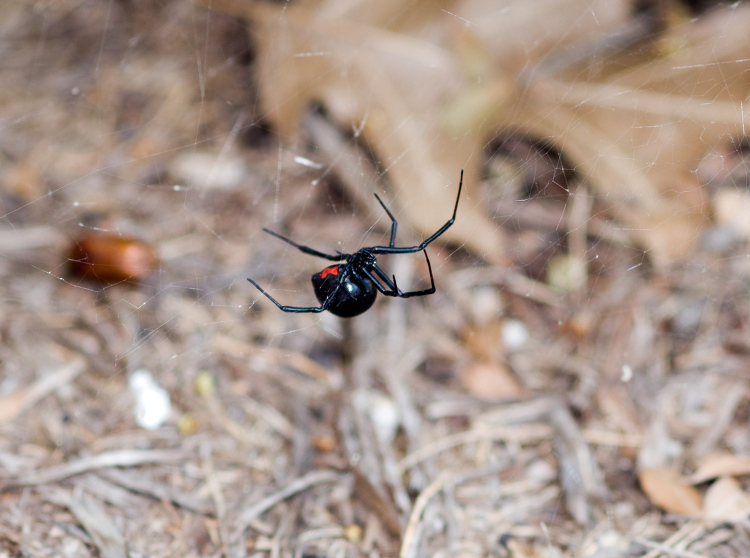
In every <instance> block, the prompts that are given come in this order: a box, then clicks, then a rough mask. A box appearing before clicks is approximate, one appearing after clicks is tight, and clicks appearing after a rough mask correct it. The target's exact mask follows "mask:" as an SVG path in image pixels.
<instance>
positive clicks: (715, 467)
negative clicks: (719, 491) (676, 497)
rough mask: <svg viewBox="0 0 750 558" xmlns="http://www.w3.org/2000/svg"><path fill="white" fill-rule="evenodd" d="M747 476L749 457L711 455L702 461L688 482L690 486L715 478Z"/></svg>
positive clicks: (749, 464)
mask: <svg viewBox="0 0 750 558" xmlns="http://www.w3.org/2000/svg"><path fill="white" fill-rule="evenodd" d="M748 474H750V456H747V455H733V454H729V453H711V454H709V455H707V456H706V457H705V458H704V459H703V460H702V462H701V463H700V465H699V466H698V470H697V471H696V472H695V473H693V474H692V475H691V476H690V477H689V480H690V482H691V483H692V484H698V483H701V482H705V481H707V480H711V479H715V478H717V477H723V476H732V477H736V476H740V475H748Z"/></svg>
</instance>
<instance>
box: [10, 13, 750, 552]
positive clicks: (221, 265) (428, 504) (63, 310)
mask: <svg viewBox="0 0 750 558" xmlns="http://www.w3.org/2000/svg"><path fill="white" fill-rule="evenodd" d="M3 9H4V10H6V14H5V15H6V16H7V17H5V18H4V23H3V27H2V32H1V34H0V36H1V37H2V43H1V44H2V57H0V60H2V62H0V76H2V77H0V82H2V83H3V88H2V90H0V102H2V106H3V110H2V121H3V125H2V126H1V127H0V146H2V150H1V152H2V161H0V162H1V163H2V168H1V169H0V170H1V171H2V173H3V176H4V181H5V186H6V187H5V189H4V190H3V193H2V203H3V204H4V209H3V212H4V221H5V226H4V227H3V228H2V230H1V231H0V246H2V248H3V254H4V255H5V257H4V258H3V259H2V261H1V262H0V271H1V272H2V274H3V281H2V282H1V283H0V291H1V292H2V294H1V296H0V306H1V308H0V335H2V339H3V344H2V347H1V348H0V350H1V351H2V354H1V355H0V358H2V364H3V367H2V376H1V381H0V397H1V398H2V399H0V490H1V491H2V492H0V501H1V502H2V506H0V557H5V556H21V555H23V556H33V557H37V556H39V557H41V556H95V555H99V556H103V557H105V558H115V557H122V556H131V557H139V556H179V557H189V556H221V555H225V556H232V557H239V556H258V557H260V556H273V557H276V556H295V557H300V556H307V557H310V558H311V557H313V556H328V557H337V556H372V557H374V556H396V555H400V556H404V557H412V556H524V557H526V556H528V557H531V556H596V557H598V558H602V557H615V556H629V555H633V556H641V555H644V556H649V557H650V558H655V557H656V556H659V555H662V554H663V555H669V556H684V557H695V556H703V557H708V556H713V557H717V558H720V557H734V556H743V555H744V556H748V555H750V538H749V537H748V530H747V523H746V521H745V522H737V523H734V524H733V523H724V522H719V521H713V522H710V521H701V520H699V519H696V518H694V519H689V518H686V517H681V516H677V515H670V514H668V513H664V512H661V511H659V509H658V508H656V507H655V506H654V505H653V504H651V503H650V501H649V500H648V498H647V497H646V496H645V495H644V494H643V492H642V491H641V490H640V488H639V486H638V480H637V473H636V471H637V470H638V469H637V467H638V466H642V467H643V466H655V465H660V464H663V463H664V461H665V460H667V458H674V456H679V463H680V465H681V466H682V468H683V469H682V470H683V471H684V472H688V471H690V470H693V469H694V468H695V467H697V464H698V463H699V462H700V460H701V458H702V457H704V456H706V455H709V454H711V453H712V452H714V451H716V450H717V449H722V450H728V451H730V452H733V453H738V454H742V453H747V452H748V451H750V432H748V429H747V426H746V422H747V410H748V404H747V401H746V397H745V396H746V392H747V373H746V368H747V357H746V355H747V354H748V353H750V341H749V340H748V338H747V333H746V327H745V324H746V321H747V316H748V312H749V311H750V308H749V307H748V304H749V300H748V292H747V281H748V274H749V273H750V268H749V267H748V259H747V257H746V254H747V247H746V246H745V245H740V246H737V245H735V246H734V247H730V248H726V249H725V248H722V249H721V250H717V249H713V251H712V250H711V249H705V250H703V251H701V252H699V253H697V254H696V255H695V256H694V258H693V259H692V260H691V261H690V262H688V263H686V264H685V265H683V266H680V267H679V268H677V269H676V270H675V271H673V272H672V273H671V274H667V275H656V274H652V273H651V272H650V271H649V269H648V265H646V264H645V263H643V262H645V261H646V260H645V258H644V257H643V255H642V254H640V253H639V252H637V251H636V250H634V249H633V248H630V247H628V245H627V244H628V243H627V239H626V240H625V241H622V238H621V235H620V237H618V235H617V231H616V230H615V232H613V233H612V234H610V236H609V237H608V236H607V231H608V230H610V229H607V227H608V226H609V225H608V224H607V222H606V220H604V219H601V220H599V221H597V220H596V219H589V220H587V224H588V226H589V227H590V228H591V227H599V229H600V230H602V231H604V232H602V234H601V235H600V238H605V240H607V242H604V243H602V244H601V245H598V246H597V247H596V250H597V251H598V253H600V254H601V256H602V261H605V262H606V263H604V264H602V265H601V266H600V267H599V268H595V269H594V270H593V271H592V276H591V285H590V290H591V292H590V294H589V295H588V296H587V298H586V299H585V300H580V299H576V297H574V296H573V297H566V296H564V295H561V294H559V293H558V292H556V291H554V290H552V289H551V288H549V287H548V286H547V285H545V284H544V283H542V282H540V281H538V280H535V279H534V278H532V277H536V278H537V279H539V277H538V275H535V274H534V273H533V270H534V265H535V262H534V261H531V262H528V263H529V265H528V266H527V268H526V269H524V270H521V269H504V268H503V269H501V268H493V267H486V266H482V265H480V262H479V260H478V259H477V258H476V257H474V256H473V255H471V254H469V253H468V252H465V251H461V250H452V249H448V248H445V247H441V248H438V247H437V246H436V247H435V248H434V249H433V250H432V251H431V254H434V255H433V256H431V257H432V258H433V260H434V262H433V266H434V269H435V273H436V281H437V283H438V289H439V290H438V293H437V294H435V295H434V296H432V297H427V298H425V299H423V300H418V301H415V300H409V301H403V300H387V301H386V300H380V301H379V302H378V303H377V305H376V306H375V308H373V309H372V310H371V311H370V312H368V314H366V315H365V316H364V317H362V318H359V319H356V320H352V321H349V322H346V323H341V322H339V321H337V319H335V318H333V317H332V316H329V315H323V316H309V315H287V314H282V313H281V312H279V311H278V310H277V309H276V308H275V307H274V306H273V305H272V304H271V303H270V302H269V301H267V300H265V299H264V298H262V297H259V296H258V293H257V292H255V291H254V290H253V289H252V287H251V286H250V285H248V284H247V282H245V280H244V278H245V277H247V276H249V275H252V276H253V278H255V279H256V280H258V281H259V282H261V283H262V284H264V285H272V287H273V292H274V293H275V294H277V295H278V296H279V297H280V298H282V297H283V298H284V300H289V301H290V302H291V301H294V303H300V304H306V303H309V302H308V301H309V300H310V299H311V297H312V292H311V289H310V285H309V274H310V273H312V272H314V271H316V269H317V268H316V266H317V265H318V262H314V261H310V259H309V258H307V257H303V256H300V255H299V254H298V253H296V252H293V251H291V250H288V249H287V247H285V246H283V245H282V246H280V245H279V244H278V243H272V242H271V241H270V240H269V238H268V237H265V236H263V235H262V233H260V229H261V227H263V226H266V225H269V223H272V222H273V223H274V225H273V226H274V228H276V229H278V230H285V231H287V232H288V233H289V234H290V235H293V236H294V237H295V238H299V239H310V242H311V243H314V244H315V245H316V246H330V247H332V248H333V249H337V248H338V249H341V250H354V249H356V248H358V247H360V246H363V245H369V244H374V243H377V242H380V241H382V239H383V238H384V236H383V235H384V234H385V230H384V229H383V228H382V227H383V222H382V221H381V222H380V223H379V225H378V227H379V228H377V229H376V230H375V229H372V228H368V227H369V223H373V222H375V221H376V220H377V218H378V216H377V215H370V214H365V213H364V212H362V211H361V209H359V208H358V206H357V205H356V204H354V203H353V202H352V201H351V200H348V199H346V196H345V195H344V196H342V189H341V187H340V185H337V184H336V182H335V181H328V182H326V181H324V180H323V181H316V180H317V179H319V178H320V174H321V173H320V171H318V170H316V169H315V168H314V167H315V165H317V164H324V163H326V157H325V154H323V155H320V154H319V153H316V152H308V151H304V150H303V149H302V148H301V147H300V148H299V149H297V150H296V151H287V150H286V148H279V146H278V143H277V141H276V140H275V139H274V138H273V136H271V135H269V134H268V133H267V131H265V130H264V129H263V127H262V122H261V120H260V118H259V115H258V114H256V113H254V112H253V111H254V110H255V109H254V107H255V104H254V100H253V87H252V76H253V66H252V56H251V53H249V52H247V48H248V44H249V43H248V40H247V36H246V34H245V30H244V25H243V24H242V23H241V22H239V21H236V20H233V19H231V18H226V17H222V16H220V15H218V14H216V13H212V14H211V15H210V17H209V15H208V14H207V13H206V12H205V11H204V10H203V9H199V8H196V7H194V6H193V5H192V4H191V3H188V2H183V1H179V0H174V1H172V2H163V3H160V5H159V6H158V7H156V6H154V5H152V3H141V2H139V1H138V0H134V1H132V2H130V3H112V2H104V1H99V0H88V1H86V2H75V1H72V0H71V1H68V2H51V3H49V5H47V4H44V3H34V4H33V5H32V4H29V5H28V6H23V5H22V6H20V7H18V6H16V7H7V6H6V7H4V8H3ZM196 59H197V63H198V65H197V67H198V70H197V71H196ZM194 152H198V155H200V154H201V153H207V154H208V161H210V163H211V165H212V166H211V170H210V171H209V173H208V174H209V176H208V178H207V179H206V180H205V181H204V182H203V183H202V184H189V183H187V184H185V183H182V184H181V181H183V180H184V176H186V175H185V174H182V175H181V174H180V170H179V169H180V168H183V167H180V165H190V164H194V163H195V160H196V159H191V157H193V155H194ZM294 155H304V156H305V157H307V158H309V160H310V164H312V165H313V167H310V166H309V165H308V166H305V165H300V164H299V161H300V160H299V159H297V160H295V158H294ZM176 161H177V162H176ZM238 161H239V162H240V163H241V164H240V166H239V167H238V168H240V169H241V178H240V179H234V181H233V180H232V179H231V176H232V172H234V171H233V170H232V169H234V168H235V167H234V166H232V165H235V164H236V163H237V162H238ZM178 162H179V164H178ZM303 162H304V161H303ZM305 164H306V165H307V163H305ZM349 164H350V165H351V166H354V167H356V165H359V164H360V162H359V161H349ZM323 168H325V166H324V167H323ZM349 170H351V169H349ZM339 172H340V173H341V174H340V176H347V174H346V172H344V171H339ZM187 174H188V175H189V173H187ZM227 176H229V178H227ZM349 176H351V174H349ZM19 177H20V178H19ZM343 180H346V179H345V178H344V179H343ZM311 181H312V183H313V186H310V184H311ZM175 184H178V185H179V187H175ZM279 192H281V193H282V194H283V195H282V196H281V197H279ZM347 203H348V205H347ZM590 207H591V206H589V208H590ZM532 209H533V208H532ZM537 209H539V211H542V214H543V215H547V217H549V213H544V211H546V209H545V208H544V207H540V208H537ZM547 209H549V208H547ZM534 215H537V214H534ZM537 216H538V215H537ZM514 218H518V219H522V218H523V215H518V214H514ZM527 218H528V215H527ZM567 218H568V217H566V219H567ZM570 218H571V219H573V218H574V217H570ZM555 219H556V218H555V215H554V211H553V215H552V221H553V222H556V223H563V225H564V221H560V220H559V219H558V220H557V221H555ZM584 219H585V217H584ZM542 221H543V220H540V219H538V218H535V217H532V218H531V219H530V220H527V222H526V225H528V224H529V222H536V223H542ZM545 222H549V219H548V220H547V221H545ZM514 226H515V225H514ZM81 228H83V229H86V230H89V229H91V228H94V229H106V230H114V231H119V232H122V233H129V234H134V235H136V236H138V237H140V238H144V239H147V240H148V241H150V242H151V243H153V244H154V245H155V246H156V247H157V248H158V251H159V253H160V254H161V256H162V263H161V266H160V268H159V270H158V272H157V273H156V274H155V275H154V276H153V277H151V278H150V279H149V280H148V281H146V282H145V283H144V284H140V285H135V284H128V283H124V284H117V285H112V286H103V285H97V284H92V283H86V282H84V281H82V280H79V279H76V278H73V277H70V276H68V275H67V274H66V268H65V263H66V260H65V248H66V246H67V245H68V244H69V242H70V240H71V238H73V237H74V236H75V235H77V234H78V233H79V230H80V229H81ZM570 228H571V229H575V226H574V225H573V224H572V225H570ZM402 229H403V230H400V235H403V236H400V237H399V238H400V239H401V241H403V242H407V238H409V235H410V233H409V231H408V227H406V226H403V227H402ZM553 232H554V228H553ZM545 234H547V233H545ZM594 234H598V233H596V232H595V233H594ZM540 235H541V233H540ZM545 238H546V237H545ZM618 238H619V241H618ZM340 239H343V240H344V244H345V245H344V246H340V245H339V244H337V241H338V240H340ZM412 239H413V237H412ZM583 240H584V242H585V238H584V239H583ZM618 242H619V244H618ZM709 248H710V246H709ZM519 250H520V252H523V250H522V249H520V248H519ZM519 258H521V259H522V258H523V255H522V254H521V256H519ZM389 265H390V266H392V267H391V269H393V271H394V272H395V273H396V274H397V276H398V277H400V278H401V277H403V279H400V280H399V285H403V286H406V284H407V283H408V277H409V276H410V275H411V274H413V275H415V277H416V276H422V274H423V273H424V272H425V270H424V269H422V268H421V267H418V266H421V265H422V263H421V261H420V260H418V259H415V260H413V261H412V260H409V259H408V258H401V259H399V258H395V259H393V261H391V262H389ZM412 266H416V267H417V270H413V269H412ZM634 266H635V267H634ZM638 266H640V267H638ZM632 269H635V272H632ZM629 271H630V272H629ZM413 281H414V282H415V283H416V282H417V281H418V279H416V278H415V279H414V280H413ZM488 293H490V295H492V296H495V297H497V298H499V300H500V303H501V308H502V314H503V316H504V317H514V318H515V319H518V320H521V321H522V322H524V323H525V324H526V325H527V327H528V328H529V329H530V330H531V340H530V341H529V342H527V344H526V345H524V346H523V347H522V348H520V349H517V350H514V351H509V352H508V353H507V355H506V356H504V357H503V361H504V362H506V363H507V365H509V366H510V369H511V370H512V371H513V373H514V375H515V378H517V380H518V382H519V383H520V384H521V385H522V386H523V387H524V389H525V390H527V392H528V394H529V397H528V398H527V399H526V400H523V401H516V402H509V403H504V404H503V403H500V402H498V401H492V400H486V399H481V398H478V397H476V396H475V395H472V394H470V393H468V392H467V390H466V389H465V388H464V387H463V386H462V385H461V382H460V377H461V374H460V372H461V371H462V370H464V369H466V368H468V367H469V366H470V365H471V363H472V362H474V361H475V360H477V359H478V358H479V356H477V354H476V353H475V352H473V349H471V347H470V343H469V342H468V341H467V337H466V335H467V331H469V332H474V334H477V332H481V331H482V330H483V328H485V326H486V322H483V321H482V318H481V316H482V315H483V314H482V313H483V311H484V310H485V307H486V305H487V300H488V299H487V296H488ZM493 293H494V294H493ZM490 298H492V297H490ZM487 327H489V326H487ZM462 335H463V337H462ZM139 368H146V369H147V370H149V371H151V373H152V374H153V375H154V377H155V378H156V380H157V382H158V383H159V384H160V385H162V386H163V387H164V388H166V389H167V390H168V391H169V393H170V395H171V398H172V403H173V407H174V409H173V415H172V417H171V418H170V419H169V420H168V422H167V423H166V425H164V426H163V427H161V428H159V429H157V430H155V431H153V432H149V431H146V430H143V429H139V428H138V427H137V426H136V425H135V422H134V420H133V414H132V406H133V401H132V396H131V395H130V392H129V391H128V387H127V379H128V376H129V374H130V373H131V372H133V371H135V370H137V369H139ZM628 369H629V370H631V371H632V372H633V375H632V379H629V376H627V374H626V372H627V370H628ZM205 373H208V377H210V378H211V379H212V380H213V382H214V384H215V388H213V389H203V390H198V389H196V380H198V378H205V377H206V376H205ZM202 374H203V375H202ZM626 376H627V377H626ZM628 379H629V381H624V380H628ZM396 415H397V416H398V421H399V429H398V431H397V432H396V434H395V436H393V437H391V434H392V431H391V430H390V429H389V424H390V423H389V421H391V420H393V417H394V416H396ZM191 425H192V426H191ZM637 459H638V460H640V461H641V463H639V464H637V463H636V460H637Z"/></svg>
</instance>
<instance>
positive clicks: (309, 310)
mask: <svg viewBox="0 0 750 558" xmlns="http://www.w3.org/2000/svg"><path fill="white" fill-rule="evenodd" d="M247 280H248V281H250V282H251V283H252V284H253V285H255V288H256V289H258V290H259V291H260V292H262V293H263V294H264V295H266V297H267V298H268V299H269V300H270V301H271V302H273V303H274V304H275V305H276V306H278V307H279V309H280V310H283V311H284V312H291V313H293V314H313V313H315V314H318V313H320V312H325V311H326V310H328V307H329V306H330V305H331V302H332V301H333V295H334V294H336V291H334V292H333V293H332V294H331V296H329V297H328V298H327V299H326V301H325V302H324V303H323V304H322V305H321V306H320V307H315V306H284V305H283V304H281V303H280V302H279V301H277V300H276V299H275V298H273V297H272V296H271V295H270V294H268V293H267V292H266V291H264V290H263V289H262V288H261V287H260V285H258V283H256V282H255V281H253V280H252V279H250V278H249V277H248V278H247Z"/></svg>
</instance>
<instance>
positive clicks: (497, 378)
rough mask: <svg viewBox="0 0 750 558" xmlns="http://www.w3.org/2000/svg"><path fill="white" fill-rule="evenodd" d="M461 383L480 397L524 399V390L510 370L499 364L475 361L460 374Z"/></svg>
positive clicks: (525, 393)
mask: <svg viewBox="0 0 750 558" xmlns="http://www.w3.org/2000/svg"><path fill="white" fill-rule="evenodd" d="M461 383H462V384H463V385H464V387H465V388H466V389H467V390H469V392H471V393H472V394H473V395H476V396H477V397H481V398H482V399H501V400H510V399H525V398H526V397H528V393H527V392H526V390H525V389H524V388H523V387H522V386H521V385H519V383H518V381H517V380H516V379H515V378H514V377H513V375H512V374H511V373H510V371H509V370H508V369H507V368H506V367H505V366H504V365H501V364H490V363H483V362H475V363H472V364H471V365H469V366H468V367H467V368H466V369H465V370H464V371H463V374H461Z"/></svg>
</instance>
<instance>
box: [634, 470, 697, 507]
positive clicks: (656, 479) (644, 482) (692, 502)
mask: <svg viewBox="0 0 750 558" xmlns="http://www.w3.org/2000/svg"><path fill="white" fill-rule="evenodd" d="M638 479H639V480H640V482H641V488H643V491H644V492H645V493H646V496H648V498H649V500H651V502H652V503H653V504H654V505H656V506H659V507H660V508H662V509H663V510H664V511H667V512H669V513H676V514H679V515H685V516H688V517H697V516H700V515H701V513H702V512H701V504H702V497H701V494H700V492H698V491H697V490H696V489H695V488H693V487H692V486H689V485H687V484H685V482H684V481H683V480H682V478H681V477H680V475H679V474H677V472H675V471H674V470H673V469H669V468H666V467H651V468H648V469H643V470H642V471H641V472H640V473H639V474H638Z"/></svg>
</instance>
